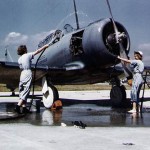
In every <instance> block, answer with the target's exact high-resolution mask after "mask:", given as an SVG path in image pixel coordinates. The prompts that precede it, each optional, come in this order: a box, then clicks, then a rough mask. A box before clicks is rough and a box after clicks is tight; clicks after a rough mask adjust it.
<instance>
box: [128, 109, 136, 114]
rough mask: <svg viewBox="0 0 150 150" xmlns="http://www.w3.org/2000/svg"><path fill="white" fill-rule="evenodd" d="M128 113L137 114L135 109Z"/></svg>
mask: <svg viewBox="0 0 150 150" xmlns="http://www.w3.org/2000/svg"><path fill="white" fill-rule="evenodd" d="M128 113H136V110H134V109H132V110H129V111H128Z"/></svg>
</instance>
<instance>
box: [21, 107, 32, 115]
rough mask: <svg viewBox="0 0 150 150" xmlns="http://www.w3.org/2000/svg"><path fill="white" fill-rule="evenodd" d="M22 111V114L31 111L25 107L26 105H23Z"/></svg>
mask: <svg viewBox="0 0 150 150" xmlns="http://www.w3.org/2000/svg"><path fill="white" fill-rule="evenodd" d="M22 113H23V114H28V113H31V111H30V110H29V109H27V108H26V107H23V109H22Z"/></svg>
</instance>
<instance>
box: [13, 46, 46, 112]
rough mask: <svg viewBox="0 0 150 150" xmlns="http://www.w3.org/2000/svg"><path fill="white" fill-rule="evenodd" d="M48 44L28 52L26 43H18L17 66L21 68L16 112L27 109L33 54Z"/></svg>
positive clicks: (26, 110)
mask: <svg viewBox="0 0 150 150" xmlns="http://www.w3.org/2000/svg"><path fill="white" fill-rule="evenodd" d="M48 46H49V45H48V44H46V45H44V46H43V47H41V48H39V49H37V50H36V51H34V52H30V53H28V51H27V47H26V45H20V46H19V47H18V49H17V53H18V55H20V57H19V59H18V63H19V67H20V69H21V70H22V71H21V75H20V82H19V102H18V104H17V105H16V108H15V111H16V112H17V113H18V114H21V113H24V114H25V113H28V112H29V110H28V109H27V108H26V103H27V97H28V95H29V93H30V89H31V83H32V71H31V60H32V59H33V58H34V56H35V55H37V54H38V53H40V52H41V51H43V50H45V49H46V48H48Z"/></svg>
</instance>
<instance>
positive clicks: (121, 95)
mask: <svg viewBox="0 0 150 150" xmlns="http://www.w3.org/2000/svg"><path fill="white" fill-rule="evenodd" d="M110 100H111V105H112V107H123V104H124V103H125V101H126V92H125V88H124V87H123V86H114V87H112V89H111V91H110Z"/></svg>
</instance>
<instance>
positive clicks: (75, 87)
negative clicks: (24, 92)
mask: <svg viewBox="0 0 150 150" xmlns="http://www.w3.org/2000/svg"><path fill="white" fill-rule="evenodd" d="M125 87H126V89H130V88H131V87H130V86H128V85H126V86H125ZM56 88H57V89H58V91H83V90H89V91H90V90H111V88H112V86H111V85H109V84H108V83H102V84H86V85H56ZM31 90H32V89H31ZM41 90H42V87H40V86H36V87H35V91H41ZM15 91H18V88H17V89H16V90H15ZM0 92H10V90H9V89H7V87H6V85H5V84H0Z"/></svg>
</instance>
